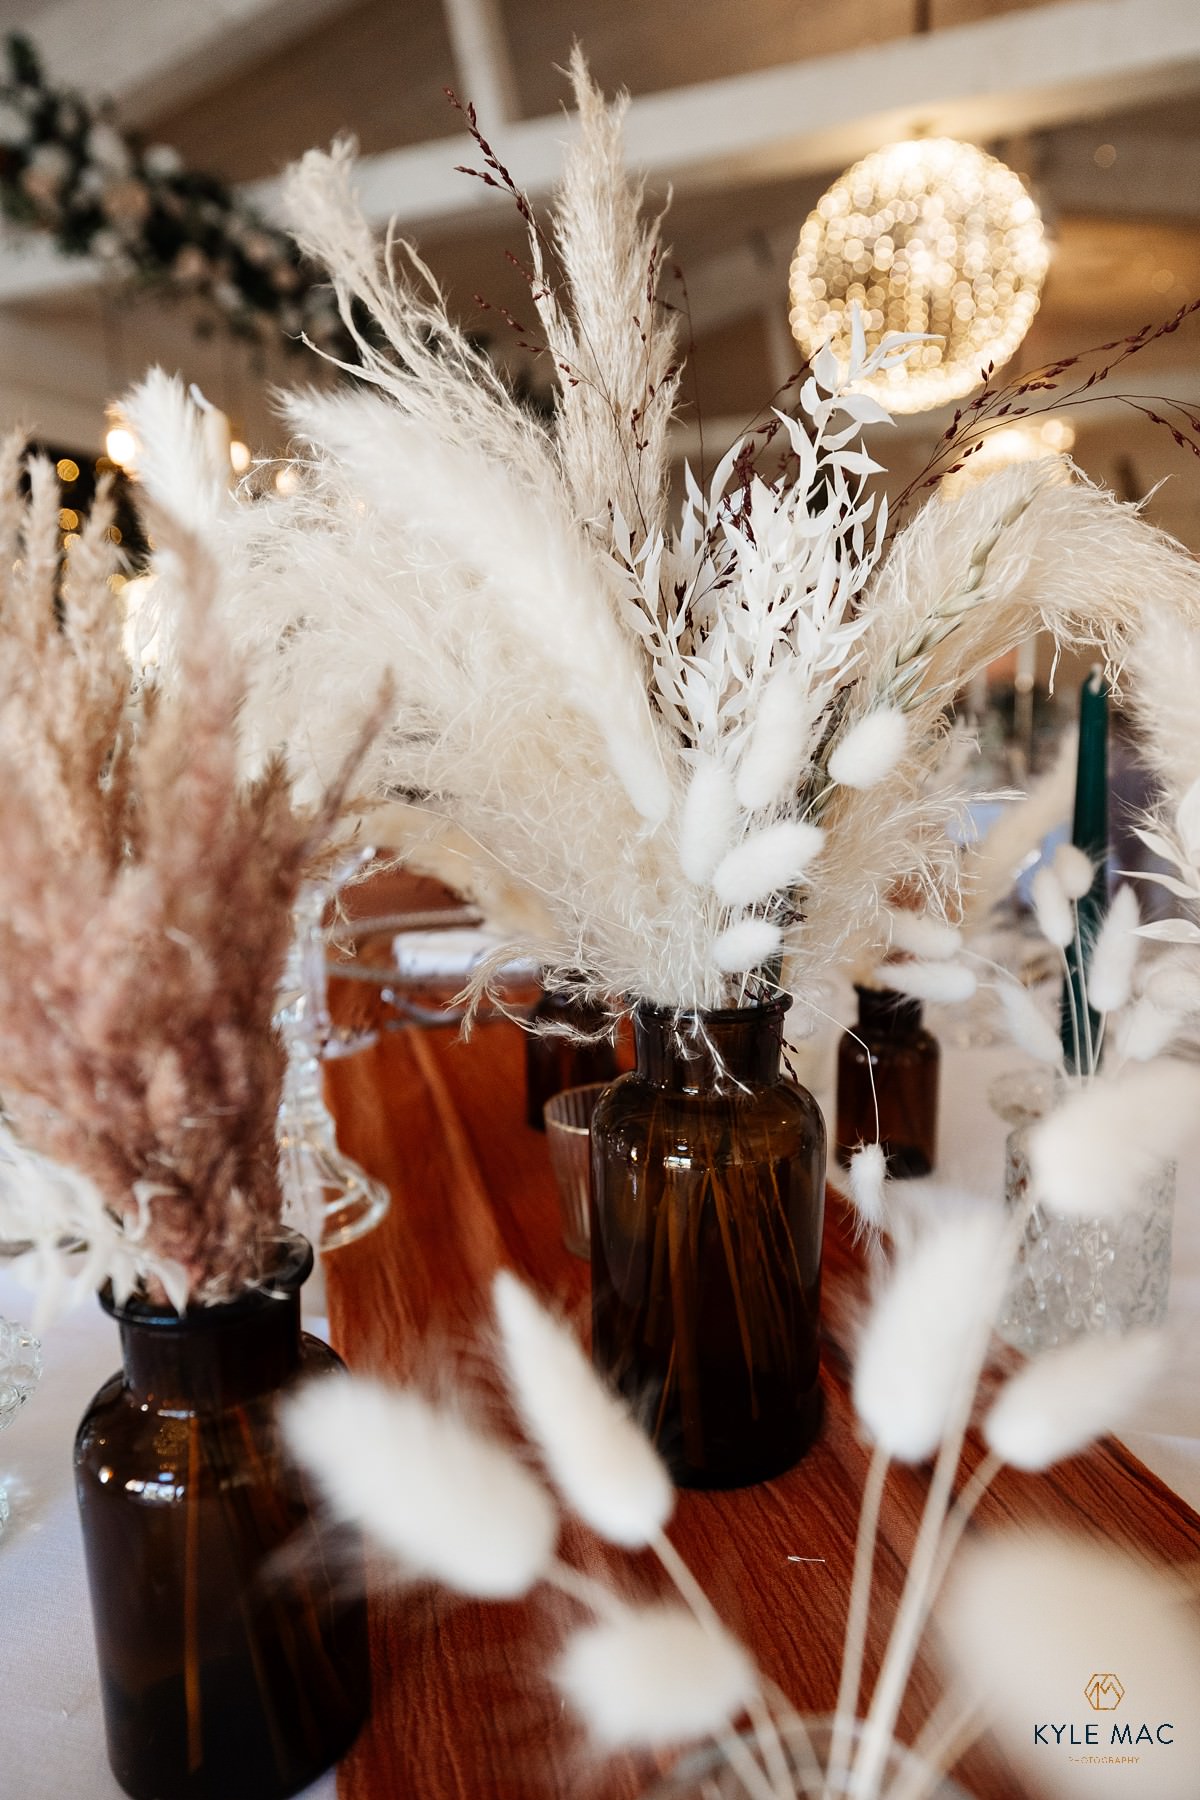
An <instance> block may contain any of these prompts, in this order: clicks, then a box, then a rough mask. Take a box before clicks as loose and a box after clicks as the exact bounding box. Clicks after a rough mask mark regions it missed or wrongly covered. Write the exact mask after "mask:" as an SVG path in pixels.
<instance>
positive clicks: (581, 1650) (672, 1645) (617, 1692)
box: [554, 1606, 758, 1750]
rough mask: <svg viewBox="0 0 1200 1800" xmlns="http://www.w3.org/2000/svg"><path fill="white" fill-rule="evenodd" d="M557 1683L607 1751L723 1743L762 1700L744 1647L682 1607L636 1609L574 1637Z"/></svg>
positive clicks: (556, 1674)
mask: <svg viewBox="0 0 1200 1800" xmlns="http://www.w3.org/2000/svg"><path fill="white" fill-rule="evenodd" d="M554 1681H555V1685H556V1686H557V1687H558V1689H559V1692H560V1693H561V1694H563V1695H564V1696H565V1698H566V1699H567V1700H568V1701H569V1703H570V1705H571V1706H572V1707H573V1708H574V1710H575V1712H576V1713H577V1714H578V1715H579V1717H580V1718H581V1719H582V1720H583V1722H584V1724H585V1725H586V1726H587V1728H588V1731H589V1732H590V1734H591V1736H592V1737H593V1738H595V1740H596V1742H597V1743H598V1744H600V1745H601V1746H602V1747H603V1748H604V1749H606V1750H617V1749H648V1750H654V1749H659V1748H663V1747H665V1746H667V1745H669V1744H678V1743H686V1742H687V1741H688V1740H689V1739H692V1738H700V1737H716V1736H719V1735H720V1733H721V1732H722V1731H724V1730H725V1728H726V1727H727V1726H728V1725H730V1724H731V1723H732V1722H733V1721H734V1720H735V1719H736V1718H737V1717H738V1715H739V1714H740V1713H742V1712H744V1711H745V1709H746V1707H747V1706H748V1705H749V1704H750V1702H751V1701H752V1700H753V1698H754V1696H755V1694H756V1693H757V1692H758V1678H757V1676H756V1674H755V1670H754V1665H753V1663H752V1662H751V1660H750V1658H749V1656H748V1655H747V1654H746V1652H745V1651H744V1650H743V1649H742V1647H741V1645H740V1644H738V1643H735V1642H734V1640H733V1639H732V1638H731V1637H730V1636H728V1634H727V1633H726V1632H724V1631H721V1630H720V1629H719V1628H718V1627H717V1626H715V1625H713V1624H710V1623H709V1622H707V1621H704V1622H702V1621H701V1620H699V1619H697V1618H696V1617H695V1616H694V1614H692V1613H690V1612H685V1611H684V1610H683V1608H682V1607H678V1606H650V1607H645V1608H641V1609H638V1610H634V1609H632V1608H630V1609H629V1610H627V1611H625V1612H623V1613H622V1614H621V1615H619V1616H618V1617H616V1618H613V1619H606V1620H604V1621H603V1622H601V1623H600V1624H596V1625H588V1626H585V1627H584V1628H583V1629H582V1630H580V1631H577V1632H575V1633H574V1634H573V1635H572V1636H571V1637H570V1638H569V1639H568V1641H567V1645H566V1648H565V1650H564V1651H563V1654H562V1656H561V1657H560V1659H559V1662H558V1665H557V1667H556V1669H555V1671H554Z"/></svg>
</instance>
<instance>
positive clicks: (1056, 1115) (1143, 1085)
mask: <svg viewBox="0 0 1200 1800" xmlns="http://www.w3.org/2000/svg"><path fill="white" fill-rule="evenodd" d="M1197 1129H1200V1068H1197V1067H1196V1066H1195V1065H1194V1064H1190V1063H1182V1062H1174V1061H1172V1060H1170V1059H1169V1058H1161V1057H1160V1058H1159V1059H1158V1060H1157V1061H1155V1062H1153V1063H1136V1064H1134V1065H1133V1066H1132V1067H1130V1068H1127V1069H1122V1070H1121V1071H1120V1072H1119V1073H1118V1074H1116V1075H1103V1074H1102V1075H1097V1076H1095V1077H1094V1078H1093V1079H1092V1080H1091V1081H1089V1082H1088V1083H1087V1084H1086V1085H1085V1086H1083V1087H1081V1088H1078V1089H1076V1090H1075V1091H1074V1092H1073V1093H1071V1094H1069V1095H1068V1096H1067V1098H1066V1099H1065V1100H1064V1101H1063V1103H1062V1105H1061V1106H1060V1107H1058V1108H1057V1109H1056V1111H1054V1112H1052V1113H1051V1114H1049V1116H1048V1117H1047V1118H1045V1119H1041V1120H1039V1122H1038V1123H1037V1124H1036V1125H1035V1126H1034V1127H1033V1128H1032V1130H1031V1132H1030V1137H1029V1162H1030V1172H1031V1177H1032V1182H1033V1188H1034V1192H1035V1193H1036V1195H1037V1198H1038V1199H1039V1200H1040V1201H1041V1202H1043V1203H1044V1204H1045V1205H1046V1206H1048V1207H1049V1208H1050V1210H1051V1211H1052V1212H1060V1213H1067V1214H1069V1215H1071V1216H1072V1217H1075V1218H1085V1219H1093V1218H1097V1217H1101V1216H1103V1215H1104V1214H1105V1213H1117V1212H1123V1211H1125V1210H1126V1209H1127V1208H1129V1207H1132V1206H1136V1205H1137V1203H1138V1201H1139V1199H1140V1198H1141V1195H1142V1193H1143V1190H1144V1189H1145V1186H1146V1184H1147V1182H1149V1181H1151V1180H1153V1179H1155V1178H1156V1177H1157V1176H1158V1175H1159V1173H1160V1172H1161V1170H1162V1169H1163V1168H1164V1166H1165V1165H1166V1164H1167V1163H1170V1162H1173V1161H1174V1160H1175V1159H1176V1157H1177V1156H1178V1154H1179V1152H1180V1151H1181V1150H1182V1148H1183V1146H1184V1145H1185V1144H1186V1142H1187V1141H1188V1139H1189V1137H1191V1136H1192V1135H1193V1133H1195V1132H1196V1131H1197Z"/></svg>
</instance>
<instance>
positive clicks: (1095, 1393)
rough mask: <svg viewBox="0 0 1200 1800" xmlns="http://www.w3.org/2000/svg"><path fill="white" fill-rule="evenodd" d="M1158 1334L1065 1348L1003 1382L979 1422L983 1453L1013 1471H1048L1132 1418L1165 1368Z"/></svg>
mask: <svg viewBox="0 0 1200 1800" xmlns="http://www.w3.org/2000/svg"><path fill="white" fill-rule="evenodd" d="M1167 1352H1168V1342H1167V1337H1166V1334H1165V1333H1164V1332H1160V1331H1131V1332H1127V1333H1125V1334H1124V1335H1123V1336H1115V1335H1114V1336H1107V1335H1100V1336H1095V1337H1084V1338H1080V1339H1079V1340H1078V1341H1077V1342H1076V1343H1073V1344H1064V1345H1062V1346H1061V1347H1060V1348H1058V1349H1056V1350H1050V1351H1047V1352H1046V1354H1045V1355H1043V1356H1038V1357H1035V1358H1034V1360H1033V1361H1032V1362H1029V1363H1026V1365H1025V1367H1024V1368H1023V1369H1021V1370H1020V1372H1019V1373H1018V1374H1016V1375H1014V1376H1012V1377H1011V1378H1010V1379H1009V1380H1008V1381H1006V1382H1005V1384H1004V1386H1003V1388H1002V1389H1001V1391H1000V1395H999V1398H998V1399H996V1400H995V1401H994V1402H993V1404H992V1406H991V1409H990V1410H989V1412H988V1415H987V1418H986V1419H985V1421H984V1426H983V1435H984V1439H985V1441H986V1443H987V1446H988V1449H989V1450H990V1451H991V1452H992V1454H993V1455H994V1456H998V1457H1000V1459H1001V1460H1002V1461H1003V1462H1006V1463H1008V1464H1009V1465H1010V1466H1011V1467H1012V1468H1014V1469H1026V1470H1038V1469H1047V1468H1049V1467H1050V1465H1051V1463H1056V1462H1061V1461H1062V1460H1063V1458H1064V1457H1067V1456H1076V1455H1078V1453H1079V1452H1080V1451H1081V1450H1086V1449H1087V1447H1088V1445H1089V1444H1090V1443H1092V1442H1094V1440H1095V1439H1096V1438H1099V1437H1105V1436H1107V1435H1108V1433H1110V1432H1113V1431H1117V1430H1119V1429H1120V1427H1121V1426H1122V1425H1124V1424H1126V1423H1127V1422H1128V1421H1129V1420H1130V1419H1132V1418H1133V1417H1134V1415H1135V1413H1136V1411H1137V1408H1138V1407H1139V1406H1140V1405H1141V1403H1142V1401H1143V1400H1144V1399H1145V1397H1146V1395H1147V1394H1148V1393H1149V1391H1150V1389H1151V1387H1152V1386H1153V1384H1154V1383H1155V1382H1156V1381H1157V1380H1158V1379H1159V1377H1160V1375H1162V1374H1163V1372H1164V1371H1165V1369H1166V1365H1167Z"/></svg>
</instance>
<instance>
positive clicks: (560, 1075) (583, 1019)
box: [525, 988, 617, 1131]
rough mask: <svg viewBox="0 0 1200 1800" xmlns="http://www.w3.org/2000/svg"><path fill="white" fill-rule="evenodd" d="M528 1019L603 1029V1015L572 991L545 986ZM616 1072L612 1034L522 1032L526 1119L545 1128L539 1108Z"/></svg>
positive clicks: (587, 1029)
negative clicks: (576, 1035) (583, 1038)
mask: <svg viewBox="0 0 1200 1800" xmlns="http://www.w3.org/2000/svg"><path fill="white" fill-rule="evenodd" d="M529 1017H530V1021H531V1023H532V1024H534V1025H536V1024H538V1023H544V1024H546V1025H565V1026H569V1027H570V1028H571V1029H572V1030H574V1031H583V1032H587V1033H589V1034H591V1033H595V1032H598V1031H603V1030H604V1028H605V1025H606V1023H607V1015H606V1014H605V1012H604V1010H603V1008H602V1007H599V1006H593V1005H590V1004H589V1003H588V1002H587V1001H586V1000H580V999H578V998H577V997H576V996H575V995H574V994H571V993H561V992H556V991H555V989H553V988H547V990H546V992H545V993H544V994H543V995H542V997H541V999H540V1000H539V1001H538V1003H537V1005H536V1006H535V1007H534V1009H533V1011H532V1013H530V1015H529ZM616 1072H617V1051H616V1046H615V1045H614V1043H613V1041H612V1039H611V1038H607V1037H591V1038H590V1041H588V1042H580V1040H579V1039H578V1038H572V1037H568V1036H566V1035H565V1034H564V1033H563V1032H562V1031H553V1030H551V1031H527V1032H526V1033H525V1122H526V1124H527V1125H532V1126H533V1129H534V1130H535V1131H545V1129H546V1123H545V1120H544V1119H543V1118H542V1108H543V1107H544V1106H545V1104H546V1102H547V1100H553V1098H554V1096H555V1094H561V1093H562V1092H563V1091H564V1090H565V1089H566V1088H572V1087H586V1086H587V1085H588V1084H589V1083H590V1082H594V1081H611V1080H612V1078H613V1076H614V1075H615V1074H616Z"/></svg>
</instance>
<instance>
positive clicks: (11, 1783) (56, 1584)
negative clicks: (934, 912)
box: [0, 1041, 1200, 1800]
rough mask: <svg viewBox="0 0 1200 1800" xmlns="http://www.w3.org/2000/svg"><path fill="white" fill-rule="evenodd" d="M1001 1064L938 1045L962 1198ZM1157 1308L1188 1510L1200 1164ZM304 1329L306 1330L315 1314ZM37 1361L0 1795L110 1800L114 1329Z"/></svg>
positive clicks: (21, 1445) (97, 1318) (945, 1167)
mask: <svg viewBox="0 0 1200 1800" xmlns="http://www.w3.org/2000/svg"><path fill="white" fill-rule="evenodd" d="M1013 1062H1014V1056H1013V1052H1012V1050H1011V1049H1007V1048H1005V1049H996V1050H978V1049H971V1050H960V1049H955V1048H954V1047H953V1044H952V1042H951V1041H945V1042H944V1045H943V1078H942V1134H941V1137H942V1141H941V1146H940V1151H939V1157H940V1166H939V1180H940V1181H941V1182H951V1183H954V1184H956V1185H958V1186H961V1187H963V1188H965V1189H968V1190H970V1191H971V1192H974V1193H987V1192H989V1191H995V1190H996V1189H997V1188H998V1186H999V1184H1000V1183H1001V1181H1002V1170H1003V1155H1002V1152H1003V1142H1004V1127H1003V1125H1002V1124H1001V1123H1000V1122H999V1120H997V1119H996V1118H995V1116H994V1115H993V1114H992V1112H991V1110H990V1108H989V1107H988V1105H987V1100H986V1094H987V1088H988V1085H989V1083H990V1082H991V1080H992V1079H993V1078H994V1077H995V1075H997V1074H1000V1073H1002V1072H1003V1071H1004V1070H1006V1069H1008V1068H1011V1067H1012V1066H1013ZM916 1186H917V1184H913V1188H914V1190H915V1189H916ZM27 1311H28V1296H27V1295H26V1294H25V1293H24V1291H23V1290H22V1289H20V1288H18V1287H17V1286H16V1284H15V1282H14V1281H13V1280H12V1277H11V1275H8V1274H5V1273H3V1272H0V1315H6V1316H8V1317H10V1318H18V1319H19V1318H21V1317H23V1316H26V1315H27ZM1171 1317H1172V1320H1173V1322H1174V1323H1175V1325H1176V1327H1177V1329H1178V1331H1179V1334H1180V1338H1179V1341H1180V1350H1179V1356H1178V1359H1177V1362H1178V1370H1177V1376H1176V1379H1175V1380H1174V1382H1173V1383H1168V1384H1165V1385H1164V1388H1163V1390H1162V1392H1161V1394H1160V1395H1158V1396H1157V1397H1156V1399H1155V1401H1154V1410H1153V1413H1152V1415H1149V1416H1148V1417H1147V1418H1146V1419H1145V1420H1144V1421H1143V1423H1144V1426H1145V1429H1141V1430H1139V1431H1137V1432H1136V1433H1133V1434H1130V1435H1129V1437H1128V1439H1127V1441H1128V1442H1129V1444H1130V1446H1131V1447H1132V1448H1133V1450H1134V1451H1135V1452H1136V1454H1137V1455H1138V1456H1140V1457H1141V1458H1142V1460H1143V1461H1144V1462H1145V1463H1147V1464H1148V1465H1149V1467H1150V1468H1152V1469H1153V1470H1154V1471H1155V1472H1156V1473H1157V1474H1158V1475H1159V1476H1161V1478H1162V1479H1163V1480H1164V1481H1165V1482H1167V1483H1168V1485H1169V1486H1171V1487H1173V1488H1175V1489H1176V1491H1177V1492H1179V1493H1180V1494H1182V1495H1183V1496H1184V1497H1185V1498H1186V1499H1187V1501H1188V1503H1189V1504H1190V1505H1191V1506H1193V1507H1195V1508H1196V1509H1197V1510H1198V1511H1200V1411H1198V1409H1200V1382H1198V1381H1197V1369H1196V1366H1195V1363H1194V1362H1193V1361H1191V1360H1190V1359H1191V1356H1192V1353H1193V1350H1194V1345H1195V1342H1196V1339H1195V1336H1194V1332H1195V1322H1196V1321H1198V1320H1200V1167H1193V1168H1190V1169H1187V1170H1185V1171H1183V1172H1181V1180H1180V1191H1179V1203H1178V1207H1177V1210H1176V1230H1175V1263H1174V1273H1173V1286H1172V1302H1171ZM306 1324H307V1325H308V1327H309V1329H310V1330H311V1329H314V1328H316V1329H320V1322H319V1321H314V1320H312V1319H306ZM44 1358H45V1370H46V1372H45V1375H44V1378H43V1380H42V1383H41V1386H40V1387H39V1389H38V1391H37V1392H36V1394H35V1395H34V1396H33V1398H32V1400H31V1401H30V1402H29V1404H28V1405H27V1406H26V1407H25V1409H24V1411H23V1412H22V1413H21V1414H19V1415H18V1417H17V1419H16V1421H15V1422H14V1423H13V1425H12V1426H11V1427H10V1428H9V1430H8V1431H6V1432H5V1433H3V1434H2V1435H0V1474H2V1477H3V1479H4V1480H5V1481H6V1484H7V1486H8V1488H9V1493H10V1497H11V1499H12V1503H13V1516H12V1520H11V1522H10V1524H9V1526H8V1529H7V1531H6V1532H5V1533H4V1535H3V1537H0V1800H119V1797H120V1789H119V1788H118V1787H117V1785H116V1783H115V1782H114V1780H113V1778H112V1776H111V1775H110V1773H109V1770H108V1764H107V1762H106V1760H105V1755H104V1729H103V1724H102V1721H101V1717H100V1696H99V1691H98V1687H97V1681H96V1674H95V1666H94V1662H93V1656H92V1637H91V1621H90V1617H89V1614H88V1603H87V1595H86V1589H85V1578H84V1570H83V1554H82V1550H81V1546H80V1540H79V1529H78V1523H77V1520H76V1515H75V1496H74V1491H73V1487H72V1479H71V1446H72V1442H73V1439H74V1434H75V1427H76V1425H77V1424H78V1421H79V1419H80V1417H81V1416H82V1414H83V1411H84V1409H85V1407H86V1406H87V1403H88V1401H89V1400H90V1399H91V1396H92V1394H93V1393H94V1392H95V1390H96V1389H97V1388H98V1387H99V1386H100V1384H101V1382H102V1381H104V1380H105V1379H106V1378H107V1376H108V1375H109V1374H110V1373H111V1372H112V1371H113V1370H114V1369H115V1368H116V1367H117V1366H118V1363H119V1357H118V1353H117V1336H116V1327H115V1326H114V1325H113V1323H112V1321H111V1320H109V1319H107V1318H105V1317H104V1315H103V1314H102V1313H101V1312H100V1310H99V1308H98V1307H94V1306H88V1307H86V1308H85V1309H84V1310H82V1311H80V1312H78V1313H75V1314H73V1315H70V1316H69V1317H68V1318H67V1319H66V1320H65V1321H64V1322H62V1323H61V1324H59V1325H58V1326H56V1327H54V1328H53V1329H52V1330H51V1331H50V1332H48V1333H47V1336H46V1341H45V1345H44ZM333 1796H334V1779H333V1776H332V1775H329V1776H326V1777H325V1779H324V1780H323V1781H320V1782H318V1783H317V1784H316V1786H314V1787H313V1788H311V1789H310V1790H309V1800H333Z"/></svg>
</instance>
